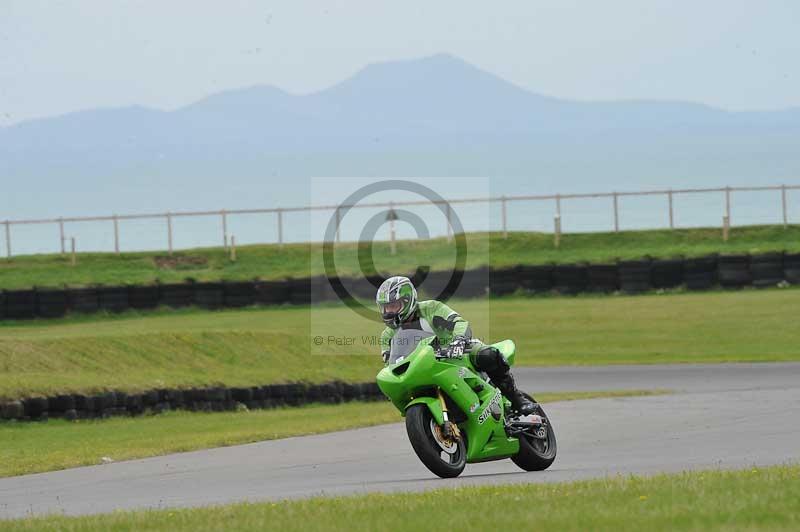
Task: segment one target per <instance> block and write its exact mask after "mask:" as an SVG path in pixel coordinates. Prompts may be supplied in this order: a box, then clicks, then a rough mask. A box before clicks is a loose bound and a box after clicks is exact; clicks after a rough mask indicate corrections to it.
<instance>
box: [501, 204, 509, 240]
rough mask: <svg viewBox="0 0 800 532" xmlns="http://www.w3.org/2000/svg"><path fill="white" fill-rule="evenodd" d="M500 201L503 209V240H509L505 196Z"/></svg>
mask: <svg viewBox="0 0 800 532" xmlns="http://www.w3.org/2000/svg"><path fill="white" fill-rule="evenodd" d="M500 201H501V204H502V207H503V238H508V216H507V215H506V197H505V196H503V197H502V198H501V200H500Z"/></svg>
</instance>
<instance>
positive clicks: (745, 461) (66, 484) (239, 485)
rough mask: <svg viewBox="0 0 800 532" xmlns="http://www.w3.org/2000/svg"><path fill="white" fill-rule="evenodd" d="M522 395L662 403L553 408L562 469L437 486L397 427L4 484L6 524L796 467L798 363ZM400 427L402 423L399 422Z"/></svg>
mask: <svg viewBox="0 0 800 532" xmlns="http://www.w3.org/2000/svg"><path fill="white" fill-rule="evenodd" d="M514 372H515V374H516V375H517V381H518V383H519V384H520V387H522V388H523V389H526V390H528V391H532V392H534V395H535V392H537V391H577V390H623V389H663V390H671V391H672V392H673V393H671V394H669V395H659V396H649V397H629V398H617V399H593V400H586V401H571V402H562V403H551V404H549V405H546V407H545V408H546V410H547V413H548V415H549V417H550V418H551V421H552V422H553V425H554V427H555V430H556V435H557V437H558V458H557V459H556V461H555V463H554V464H553V466H552V467H551V468H550V469H549V470H547V471H544V472H537V473H526V472H523V471H521V470H520V469H518V468H517V467H516V466H515V465H514V464H513V463H512V462H511V461H510V460H502V461H497V462H487V463H483V464H468V465H467V468H466V469H465V471H464V473H463V474H462V476H461V477H459V478H457V479H449V480H442V479H438V478H437V477H435V476H434V475H433V474H431V473H430V472H429V471H428V470H427V469H426V468H425V467H424V466H423V465H422V463H421V462H420V461H419V460H418V459H417V457H416V455H415V454H414V452H413V450H412V449H411V445H410V444H409V442H408V438H407V436H406V433H405V427H404V425H403V424H402V423H394V424H390V425H381V426H377V427H369V428H363V429H356V430H348V431H343V432H335V433H329V434H321V435H317V436H305V437H298V438H287V439H283V440H274V441H266V442H260V443H254V444H248V445H240V446H235V447H224V448H218V449H208V450H203V451H194V452H188V453H180V454H173V455H168V456H161V457H155V458H147V459H142V460H132V461H127V462H118V463H111V464H106V465H99V466H91V467H82V468H76V469H70V470H65V471H54V472H51V473H41V474H35V475H26V476H21V477H12V478H5V479H0V519H9V518H15V517H25V516H30V515H41V514H47V513H64V514H68V515H79V514H92V513H105V512H111V511H114V510H120V509H142V508H164V507H184V506H199V505H209V504H221V503H228V502H234V501H259V500H270V499H271V500H275V499H284V498H297V497H309V496H315V495H344V494H353V493H363V492H371V491H384V492H390V491H417V490H426V489H434V488H440V487H447V486H464V485H471V484H487V483H522V482H560V481H569V480H576V479H586V478H597V477H604V476H608V475H619V474H631V473H636V474H654V473H658V472H678V471H684V470H692V469H709V468H743V467H750V466H754V465H755V466H765V465H771V464H781V463H788V462H796V461H798V460H800V363H779V364H722V365H720V364H714V365H669V366H666V365H665V366H649V365H648V366H604V367H560V368H517V369H515V371H514ZM398 419H400V418H399V415H398Z"/></svg>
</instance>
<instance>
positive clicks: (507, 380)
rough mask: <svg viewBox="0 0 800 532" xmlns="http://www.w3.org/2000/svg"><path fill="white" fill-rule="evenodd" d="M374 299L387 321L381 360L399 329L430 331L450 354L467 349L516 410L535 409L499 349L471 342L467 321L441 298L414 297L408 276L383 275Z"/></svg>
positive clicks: (386, 359)
mask: <svg viewBox="0 0 800 532" xmlns="http://www.w3.org/2000/svg"><path fill="white" fill-rule="evenodd" d="M375 301H376V303H377V304H378V309H379V310H380V312H381V316H382V317H383V322H384V323H385V324H386V329H384V331H383V333H382V334H381V341H380V345H381V354H382V356H383V362H384V363H386V362H387V361H388V360H389V350H390V348H391V341H392V338H393V337H394V335H395V334H396V332H397V331H398V330H399V329H416V330H422V331H426V332H429V333H433V334H435V335H436V336H437V337H438V339H439V342H440V343H441V345H448V346H449V347H448V349H447V350H446V352H447V353H450V354H451V356H461V354H462V353H469V357H470V362H472V365H473V366H474V367H475V368H476V369H477V370H478V371H483V372H485V373H486V374H487V375H488V376H489V378H490V379H491V381H492V383H493V384H494V385H495V386H497V388H499V389H500V392H501V393H502V394H503V395H504V396H506V397H507V398H508V399H509V400H510V401H511V404H512V406H513V407H514V409H515V410H516V411H517V412H519V413H521V414H523V415H528V414H532V413H533V412H534V411H535V410H536V404H535V403H533V402H532V401H531V400H530V399H528V398H527V397H526V396H525V395H523V394H522V392H520V391H519V390H518V389H517V386H516V384H515V383H514V377H512V376H511V373H510V369H511V368H510V366H509V365H508V362H507V361H506V359H505V357H504V356H503V355H502V354H501V353H500V351H499V350H498V349H497V348H495V347H492V346H484V345H483V344H480V342H478V341H477V340H475V341H474V342H473V340H472V330H471V329H470V326H469V322H467V320H465V319H464V318H462V317H461V316H460V315H459V314H458V313H457V312H455V311H454V310H453V309H451V308H450V307H448V306H447V305H445V304H444V303H442V302H441V301H434V300H430V301H417V290H416V288H414V285H413V284H412V283H411V280H410V279H409V278H408V277H402V276H395V277H390V278H388V279H386V280H385V281H384V282H383V284H381V286H380V288H378V294H377V295H376V296H375ZM473 348H474V349H473Z"/></svg>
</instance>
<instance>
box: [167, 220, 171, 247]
mask: <svg viewBox="0 0 800 532" xmlns="http://www.w3.org/2000/svg"><path fill="white" fill-rule="evenodd" d="M167 246H168V249H169V254H170V255H172V214H171V213H167Z"/></svg>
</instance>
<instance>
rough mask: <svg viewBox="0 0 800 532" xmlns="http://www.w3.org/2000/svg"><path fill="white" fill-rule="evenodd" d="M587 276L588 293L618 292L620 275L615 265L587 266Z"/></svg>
mask: <svg viewBox="0 0 800 532" xmlns="http://www.w3.org/2000/svg"><path fill="white" fill-rule="evenodd" d="M587 276H588V280H587V290H588V291H589V292H601V293H610V292H616V291H617V290H619V286H620V285H619V282H620V275H619V269H618V268H617V265H616V264H589V266H588V270H587Z"/></svg>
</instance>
